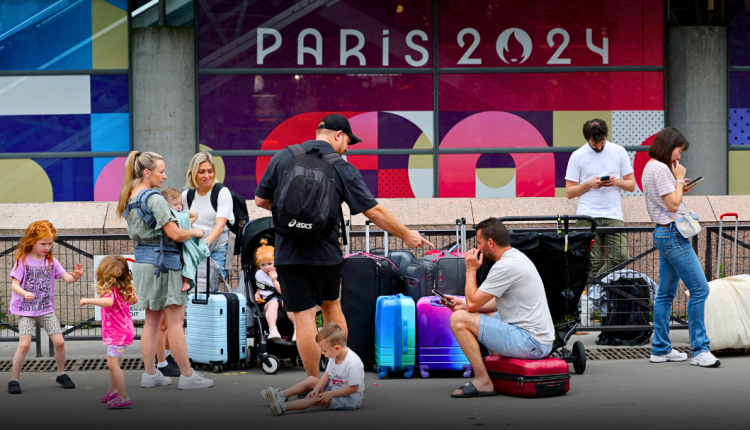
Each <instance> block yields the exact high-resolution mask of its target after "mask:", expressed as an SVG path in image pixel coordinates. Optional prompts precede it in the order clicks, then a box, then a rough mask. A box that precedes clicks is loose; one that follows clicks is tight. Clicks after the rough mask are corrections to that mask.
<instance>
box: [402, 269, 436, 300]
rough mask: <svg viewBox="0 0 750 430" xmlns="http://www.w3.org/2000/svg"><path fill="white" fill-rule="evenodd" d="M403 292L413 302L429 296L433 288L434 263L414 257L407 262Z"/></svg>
mask: <svg viewBox="0 0 750 430" xmlns="http://www.w3.org/2000/svg"><path fill="white" fill-rule="evenodd" d="M403 278H404V287H405V294H406V295H407V296H409V297H411V298H412V299H414V302H415V303H416V302H418V301H419V299H421V298H422V297H427V296H431V295H433V294H432V289H433V288H435V265H434V264H432V261H429V260H425V259H424V258H415V259H414V260H412V261H411V263H409V266H407V268H406V274H405V275H404V277H403Z"/></svg>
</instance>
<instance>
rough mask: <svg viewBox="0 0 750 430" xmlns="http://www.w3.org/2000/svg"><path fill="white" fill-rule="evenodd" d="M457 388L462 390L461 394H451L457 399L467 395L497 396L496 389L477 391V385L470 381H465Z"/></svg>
mask: <svg viewBox="0 0 750 430" xmlns="http://www.w3.org/2000/svg"><path fill="white" fill-rule="evenodd" d="M459 390H461V391H462V394H451V397H455V398H457V399H463V398H468V397H494V396H497V391H479V390H477V387H475V386H474V384H472V383H471V382H467V383H465V384H464V385H462V386H460V387H459Z"/></svg>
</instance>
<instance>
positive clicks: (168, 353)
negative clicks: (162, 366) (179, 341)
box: [164, 349, 172, 357]
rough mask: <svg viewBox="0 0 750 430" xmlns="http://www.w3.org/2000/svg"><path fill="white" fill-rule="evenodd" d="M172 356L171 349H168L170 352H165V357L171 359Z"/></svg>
mask: <svg viewBox="0 0 750 430" xmlns="http://www.w3.org/2000/svg"><path fill="white" fill-rule="evenodd" d="M170 355H172V350H171V349H168V350H166V351H164V356H165V357H169V356H170Z"/></svg>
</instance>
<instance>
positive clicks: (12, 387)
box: [8, 381, 21, 394]
mask: <svg viewBox="0 0 750 430" xmlns="http://www.w3.org/2000/svg"><path fill="white" fill-rule="evenodd" d="M8 394H21V384H19V383H18V381H10V382H8Z"/></svg>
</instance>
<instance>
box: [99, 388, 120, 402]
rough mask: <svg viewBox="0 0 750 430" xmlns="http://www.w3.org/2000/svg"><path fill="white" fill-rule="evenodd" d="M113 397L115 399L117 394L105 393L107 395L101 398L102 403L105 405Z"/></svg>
mask: <svg viewBox="0 0 750 430" xmlns="http://www.w3.org/2000/svg"><path fill="white" fill-rule="evenodd" d="M115 397H117V393H110V392H109V391H107V394H105V395H104V397H102V403H107V402H109V401H110V400H112V399H114V398H115Z"/></svg>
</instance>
